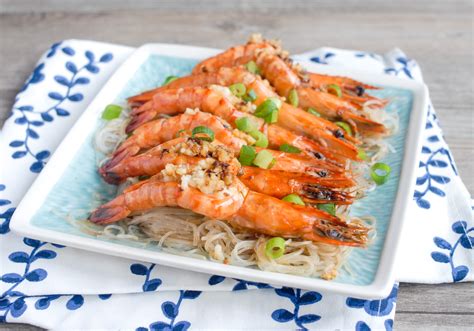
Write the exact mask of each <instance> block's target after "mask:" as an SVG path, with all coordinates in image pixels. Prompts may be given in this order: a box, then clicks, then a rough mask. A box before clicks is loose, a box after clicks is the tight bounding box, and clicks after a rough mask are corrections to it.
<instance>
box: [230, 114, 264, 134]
mask: <svg viewBox="0 0 474 331" xmlns="http://www.w3.org/2000/svg"><path fill="white" fill-rule="evenodd" d="M235 126H236V127H237V129H239V130H240V131H243V132H247V133H248V132H251V131H255V130H258V124H257V123H255V121H253V120H252V119H251V118H249V117H240V118H238V119H236V120H235Z"/></svg>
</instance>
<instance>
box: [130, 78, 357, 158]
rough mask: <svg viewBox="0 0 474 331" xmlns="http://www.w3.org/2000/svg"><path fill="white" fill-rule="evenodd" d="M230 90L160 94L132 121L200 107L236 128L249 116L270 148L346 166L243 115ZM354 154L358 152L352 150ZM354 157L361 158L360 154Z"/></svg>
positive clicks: (195, 89)
mask: <svg viewBox="0 0 474 331" xmlns="http://www.w3.org/2000/svg"><path fill="white" fill-rule="evenodd" d="M229 94H230V91H229V90H228V89H226V88H223V87H217V86H212V87H210V88H201V87H189V88H182V89H169V90H163V91H160V92H158V93H156V94H155V95H154V96H153V99H152V100H151V101H149V102H147V103H145V104H144V105H143V106H141V107H140V108H138V109H136V110H135V111H133V112H132V116H135V119H133V120H132V122H130V125H133V127H137V126H140V125H141V124H142V123H143V122H144V121H146V120H149V119H152V118H154V117H156V115H157V114H167V115H171V114H176V113H182V112H183V111H185V110H186V109H187V108H199V109H201V110H202V111H204V112H208V113H212V114H214V115H216V116H219V117H221V118H223V119H224V120H226V121H228V122H229V123H233V124H234V125H235V121H236V120H237V119H238V118H240V117H249V118H250V119H252V121H253V122H254V123H255V124H256V125H257V127H258V129H259V130H260V131H264V132H265V133H266V134H267V137H268V141H269V144H270V147H273V148H278V147H279V146H281V145H283V144H291V145H293V146H296V147H298V148H300V149H302V150H303V151H306V152H307V153H308V154H309V155H313V156H316V157H319V158H328V159H330V160H332V161H334V162H336V163H343V162H344V161H345V157H344V156H342V155H338V154H334V153H333V152H332V151H330V150H329V148H327V147H326V146H324V144H321V142H319V143H318V142H316V141H315V140H312V139H309V138H307V137H304V136H300V135H297V134H295V133H293V132H292V131H290V130H287V129H285V128H283V127H281V126H278V125H276V124H266V123H265V122H264V120H263V119H261V118H258V117H255V116H253V115H252V114H251V113H247V112H243V111H240V110H238V109H237V108H235V107H234V104H233V102H232V100H231V96H229ZM352 152H354V151H352ZM351 156H352V157H354V158H357V154H356V155H355V156H354V155H353V154H351Z"/></svg>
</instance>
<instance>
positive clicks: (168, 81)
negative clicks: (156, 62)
mask: <svg viewBox="0 0 474 331" xmlns="http://www.w3.org/2000/svg"><path fill="white" fill-rule="evenodd" d="M178 78H179V77H178V76H168V77H166V79H165V81H164V82H163V85H162V86H165V85H168V84H169V83H171V82H172V81H174V80H177V79H178Z"/></svg>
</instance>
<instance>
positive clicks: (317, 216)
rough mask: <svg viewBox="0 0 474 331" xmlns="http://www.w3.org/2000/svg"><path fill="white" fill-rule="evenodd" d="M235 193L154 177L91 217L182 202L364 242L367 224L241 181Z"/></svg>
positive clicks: (241, 222)
mask: <svg viewBox="0 0 474 331" xmlns="http://www.w3.org/2000/svg"><path fill="white" fill-rule="evenodd" d="M233 187H234V190H232V191H231V193H226V194H222V193H221V192H218V193H214V194H204V193H202V192H201V191H199V190H198V189H195V188H192V187H188V188H186V189H183V188H182V186H181V185H180V184H179V183H177V182H165V181H163V180H161V179H159V178H156V177H155V178H152V179H150V180H148V181H146V182H144V183H140V184H139V185H137V186H136V187H135V189H132V190H127V191H126V192H124V193H123V194H121V195H119V196H118V197H116V198H115V199H114V200H112V201H110V202H108V203H106V204H105V205H102V206H100V207H99V208H97V209H96V210H95V211H94V212H93V213H92V214H91V216H90V217H89V219H90V220H91V221H92V222H95V223H98V224H110V223H113V222H116V221H118V220H121V219H123V218H125V217H128V216H130V215H131V214H132V213H137V212H146V211H147V210H150V209H153V208H156V207H163V206H179V207H182V208H186V209H189V210H192V211H194V212H196V213H198V214H201V215H205V216H207V217H210V218H217V219H222V220H226V221H228V222H229V223H231V224H232V225H233V226H235V227H238V228H244V229H247V230H254V231H257V232H259V233H264V234H267V235H272V236H285V237H292V238H302V239H307V240H313V241H317V242H323V243H331V244H336V245H350V246H361V245H364V244H365V243H366V241H367V229H366V228H364V227H361V226H355V225H350V224H347V223H345V222H342V221H341V220H339V219H338V218H337V217H335V216H331V215H330V214H327V213H325V212H322V211H319V210H317V209H314V208H310V207H304V206H296V205H293V204H291V203H288V202H285V201H281V200H279V199H277V198H273V197H270V196H268V195H264V194H260V193H256V192H252V191H249V190H248V189H247V188H246V187H245V186H244V185H243V184H242V183H240V182H239V181H238V180H235V182H234V184H233Z"/></svg>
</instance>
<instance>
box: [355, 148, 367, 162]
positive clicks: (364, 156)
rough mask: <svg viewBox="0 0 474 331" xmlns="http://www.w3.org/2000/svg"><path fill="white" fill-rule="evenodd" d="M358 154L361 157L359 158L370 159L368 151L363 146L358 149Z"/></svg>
mask: <svg viewBox="0 0 474 331" xmlns="http://www.w3.org/2000/svg"><path fill="white" fill-rule="evenodd" d="M357 156H358V157H359V159H361V160H364V161H368V160H369V157H368V156H367V153H366V152H365V151H364V150H363V149H362V148H359V149H358V150H357Z"/></svg>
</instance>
